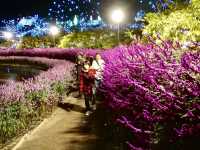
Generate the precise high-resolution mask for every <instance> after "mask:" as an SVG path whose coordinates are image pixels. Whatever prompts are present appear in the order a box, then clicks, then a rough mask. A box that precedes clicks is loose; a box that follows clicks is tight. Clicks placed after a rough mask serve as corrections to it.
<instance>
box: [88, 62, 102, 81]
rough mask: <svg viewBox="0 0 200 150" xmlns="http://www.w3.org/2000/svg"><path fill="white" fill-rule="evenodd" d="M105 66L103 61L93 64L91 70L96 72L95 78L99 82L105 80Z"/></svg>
mask: <svg viewBox="0 0 200 150" xmlns="http://www.w3.org/2000/svg"><path fill="white" fill-rule="evenodd" d="M104 65H105V62H104V60H103V59H100V60H98V62H97V60H94V61H93V62H92V67H91V68H92V69H95V70H96V74H95V78H96V79H97V80H102V78H103V70H104Z"/></svg>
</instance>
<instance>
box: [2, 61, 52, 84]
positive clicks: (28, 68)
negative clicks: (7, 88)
mask: <svg viewBox="0 0 200 150" xmlns="http://www.w3.org/2000/svg"><path fill="white" fill-rule="evenodd" d="M47 69H48V67H47V66H44V65H34V64H30V63H26V62H24V64H22V62H20V63H16V62H15V63H7V62H5V63H4V62H3V63H2V62H1V63H0V84H3V83H5V82H7V81H10V80H11V81H22V80H25V79H28V78H31V77H33V76H35V75H38V74H39V73H40V72H41V71H45V70H47Z"/></svg>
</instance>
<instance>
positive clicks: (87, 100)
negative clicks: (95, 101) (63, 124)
mask: <svg viewBox="0 0 200 150" xmlns="http://www.w3.org/2000/svg"><path fill="white" fill-rule="evenodd" d="M84 98H85V107H86V111H89V110H91V107H90V102H91V101H92V96H91V95H88V94H84Z"/></svg>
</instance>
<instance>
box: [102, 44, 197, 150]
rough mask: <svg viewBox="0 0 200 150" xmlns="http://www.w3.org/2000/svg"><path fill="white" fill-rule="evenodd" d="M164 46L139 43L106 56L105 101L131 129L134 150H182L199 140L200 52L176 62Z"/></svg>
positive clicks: (168, 49) (126, 126)
mask: <svg viewBox="0 0 200 150" xmlns="http://www.w3.org/2000/svg"><path fill="white" fill-rule="evenodd" d="M161 45H162V46H158V45H155V44H148V45H140V44H135V45H131V46H130V47H120V48H116V49H113V50H110V51H107V52H105V53H104V58H105V59H106V61H107V63H106V66H105V71H104V81H103V85H102V92H103V93H104V95H105V103H106V105H107V106H108V109H111V112H112V114H113V118H114V120H116V121H117V122H118V123H119V124H120V125H121V126H122V127H123V128H125V129H126V130H125V129H124V131H126V133H127V134H126V135H129V136H128V137H127V138H126V139H125V140H127V141H128V142H127V145H128V146H129V148H130V149H132V150H142V149H145V150H147V149H181V150H182V149H187V148H192V146H194V145H193V144H194V143H195V142H196V143H198V139H199V138H200V122H199V120H200V82H199V81H200V80H198V79H199V75H200V61H199V60H200V52H190V53H185V54H184V55H183V56H182V57H181V60H179V61H177V60H176V59H174V57H173V55H172V53H173V52H174V51H175V50H174V49H173V46H172V45H171V43H170V42H164V43H162V44H161ZM187 142H188V143H189V144H188V143H187ZM187 144H188V145H189V146H191V147H184V146H186V145H187ZM190 144H191V145H190ZM188 145H187V146H188Z"/></svg>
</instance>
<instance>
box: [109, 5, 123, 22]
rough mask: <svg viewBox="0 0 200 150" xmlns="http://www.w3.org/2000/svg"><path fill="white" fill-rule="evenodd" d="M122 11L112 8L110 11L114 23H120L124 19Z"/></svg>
mask: <svg viewBox="0 0 200 150" xmlns="http://www.w3.org/2000/svg"><path fill="white" fill-rule="evenodd" d="M124 17H125V15H124V12H123V11H122V10H121V9H116V10H113V11H112V13H111V19H112V21H113V22H114V23H117V24H119V23H121V22H122V21H123V20H124Z"/></svg>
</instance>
